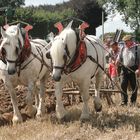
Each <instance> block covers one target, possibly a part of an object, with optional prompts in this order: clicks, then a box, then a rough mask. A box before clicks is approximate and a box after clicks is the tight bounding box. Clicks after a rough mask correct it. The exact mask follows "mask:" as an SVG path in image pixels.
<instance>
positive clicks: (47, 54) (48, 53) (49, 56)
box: [46, 50, 51, 59]
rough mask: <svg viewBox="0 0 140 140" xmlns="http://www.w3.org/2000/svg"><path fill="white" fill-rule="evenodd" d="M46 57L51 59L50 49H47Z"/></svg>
mask: <svg viewBox="0 0 140 140" xmlns="http://www.w3.org/2000/svg"><path fill="white" fill-rule="evenodd" d="M46 57H47V58H48V59H51V55H50V50H48V51H47V53H46Z"/></svg>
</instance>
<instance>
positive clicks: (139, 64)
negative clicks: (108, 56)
mask: <svg viewBox="0 0 140 140" xmlns="http://www.w3.org/2000/svg"><path fill="white" fill-rule="evenodd" d="M122 40H123V41H124V43H125V45H124V47H123V48H122V49H121V51H120V53H119V55H118V57H117V61H116V64H119V63H120V64H122V80H121V89H122V91H121V97H122V103H121V105H127V103H128V94H127V88H128V83H130V86H131V89H132V95H131V98H130V102H131V104H133V105H134V104H135V103H136V100H137V89H138V87H137V81H136V75H138V76H139V75H140V47H138V46H137V45H136V43H135V42H134V41H133V36H132V35H125V36H124V37H123V38H122Z"/></svg>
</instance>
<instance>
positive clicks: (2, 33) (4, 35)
mask: <svg viewBox="0 0 140 140" xmlns="http://www.w3.org/2000/svg"><path fill="white" fill-rule="evenodd" d="M1 35H2V37H3V38H5V37H6V33H5V31H4V29H3V28H2V27H1Z"/></svg>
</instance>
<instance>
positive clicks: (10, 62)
mask: <svg viewBox="0 0 140 140" xmlns="http://www.w3.org/2000/svg"><path fill="white" fill-rule="evenodd" d="M1 34H2V42H1V44H0V53H1V60H0V78H1V79H2V80H3V81H4V83H5V85H6V87H7V89H8V92H9V93H10V96H11V102H12V105H13V119H12V121H13V123H19V122H22V121H23V119H22V116H21V113H20V111H19V109H18V102H17V97H16V95H15V87H16V86H18V85H21V84H22V85H25V86H27V87H28V94H27V105H28V111H27V112H28V113H29V115H31V116H32V115H34V114H35V113H36V111H37V114H36V116H39V117H40V116H41V115H43V113H44V109H45V108H44V104H43V98H44V97H43V96H44V92H45V82H46V76H47V74H49V73H50V71H49V68H48V67H47V66H48V65H47V64H49V65H50V60H49V59H47V58H46V53H45V52H46V51H44V50H45V49H46V50H47V46H48V43H47V42H46V41H44V40H41V39H36V40H31V41H29V38H28V37H27V36H26V35H27V34H26V33H25V34H24V35H23V34H22V32H21V28H20V27H19V25H11V26H9V27H8V29H7V30H6V31H5V30H4V29H3V28H1ZM44 63H45V64H44ZM37 81H39V84H40V92H39V94H38V98H36V106H37V110H36V108H35V107H34V106H33V99H32V95H33V93H36V90H37V87H36V82H37Z"/></svg>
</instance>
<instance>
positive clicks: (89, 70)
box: [48, 24, 105, 119]
mask: <svg viewBox="0 0 140 140" xmlns="http://www.w3.org/2000/svg"><path fill="white" fill-rule="evenodd" d="M89 40H90V41H89ZM76 41H77V37H76V33H75V31H74V30H73V29H71V25H70V24H69V25H68V26H67V27H66V28H65V29H64V30H63V31H62V32H61V33H60V35H58V36H57V37H56V38H54V41H53V43H52V46H51V48H50V56H51V59H52V62H53V72H52V76H53V78H54V80H55V81H56V90H55V96H56V114H57V117H58V118H60V119H62V118H63V117H65V115H66V111H65V109H64V106H63V102H62V86H63V84H64V83H66V82H69V81H70V80H73V81H76V82H77V84H78V85H79V90H80V94H81V96H82V99H83V109H82V114H81V119H88V118H89V107H88V100H89V86H90V83H91V77H92V76H93V75H95V79H96V82H95V100H94V103H95V109H96V110H97V111H100V110H101V108H102V105H101V100H100V95H99V89H100V82H101V79H102V76H103V70H102V68H103V69H104V65H105V56H104V49H103V48H102V47H103V45H102V43H101V41H99V40H98V39H97V38H96V37H95V36H92V35H87V36H86V37H85V38H84V41H85V43H86V47H87V56H92V58H94V59H95V60H96V61H97V63H98V64H99V67H98V69H97V66H98V65H97V63H95V62H93V61H91V60H90V59H89V57H87V58H86V61H85V63H83V64H82V66H81V67H80V68H78V69H77V70H76V71H74V72H71V73H69V74H68V75H66V74H62V72H63V69H64V67H65V64H66V63H67V62H68V61H67V62H65V60H64V55H67V58H68V57H70V58H69V59H71V58H72V57H73V55H74V53H75V51H76V47H77V43H76ZM66 47H67V50H68V51H69V56H68V53H67V52H66ZM48 53H49V52H48ZM97 57H98V58H97ZM60 79H61V80H60Z"/></svg>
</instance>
